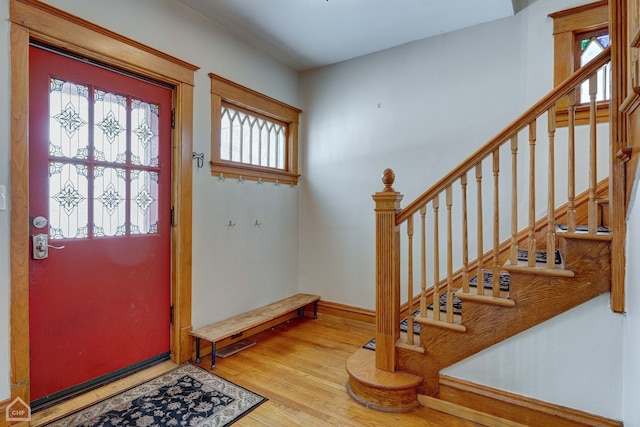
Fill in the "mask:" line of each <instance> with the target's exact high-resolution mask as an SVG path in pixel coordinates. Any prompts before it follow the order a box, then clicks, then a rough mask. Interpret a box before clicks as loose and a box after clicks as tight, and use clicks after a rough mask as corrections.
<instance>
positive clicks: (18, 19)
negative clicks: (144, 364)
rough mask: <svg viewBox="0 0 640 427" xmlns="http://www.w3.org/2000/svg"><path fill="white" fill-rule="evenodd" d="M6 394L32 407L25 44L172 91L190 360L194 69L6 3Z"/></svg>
mask: <svg viewBox="0 0 640 427" xmlns="http://www.w3.org/2000/svg"><path fill="white" fill-rule="evenodd" d="M10 20H11V22H12V25H11V220H10V221H11V222H10V225H11V231H10V239H11V241H10V247H11V251H10V267H11V303H10V304H11V308H10V310H11V314H10V346H11V361H10V363H11V394H12V399H13V398H15V397H21V398H22V399H23V400H24V401H25V402H30V398H29V389H30V373H29V264H28V260H29V256H30V254H29V225H28V223H29V204H28V194H29V193H28V189H29V183H28V176H29V162H28V126H29V123H28V98H29V74H28V70H29V41H30V40H31V39H32V38H33V39H36V40H40V41H44V42H46V43H48V44H49V45H51V46H53V47H56V48H60V49H64V50H67V51H70V52H73V53H76V54H79V55H82V56H85V57H88V58H91V59H94V60H97V61H100V62H103V63H105V64H108V65H111V66H114V67H117V68H121V69H123V70H126V71H130V72H133V73H136V74H139V75H142V76H144V77H148V78H152V79H156V80H159V81H161V82H164V83H167V84H170V85H172V86H173V87H174V106H175V118H176V123H175V129H174V131H173V135H172V137H173V151H172V156H173V171H172V172H173V178H172V204H173V206H174V208H175V212H176V226H175V227H174V228H173V230H172V249H171V250H172V254H171V258H172V264H173V265H172V267H173V268H172V277H171V279H172V283H171V298H172V304H173V305H174V314H175V322H174V323H175V324H174V325H173V327H172V329H171V357H172V359H173V361H174V362H176V363H182V362H185V361H187V360H189V359H190V358H191V340H190V339H189V335H188V334H189V331H190V330H191V280H192V278H191V262H192V248H191V246H192V236H191V233H192V223H191V213H192V167H193V166H192V155H191V153H192V148H193V141H192V139H193V138H192V136H193V82H194V71H195V70H197V69H198V68H197V67H195V66H193V65H190V64H188V63H186V62H183V61H180V60H178V59H176V58H173V57H171V56H169V55H167V54H164V53H162V52H159V51H156V50H154V49H152V48H149V47H146V46H143V45H141V44H139V43H137V42H134V41H132V40H130V39H127V38H125V37H122V36H120V35H118V34H116V33H113V32H111V31H108V30H106V29H103V28H101V27H98V26H96V25H94V24H91V23H88V22H87V21H84V20H82V19H79V18H76V17H73V16H72V15H69V14H68V13H66V12H63V11H60V10H57V9H55V8H52V7H50V6H46V5H44V4H42V3H41V2H39V1H33V0H11V3H10Z"/></svg>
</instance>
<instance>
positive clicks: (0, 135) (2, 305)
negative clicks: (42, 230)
mask: <svg viewBox="0 0 640 427" xmlns="http://www.w3.org/2000/svg"><path fill="white" fill-rule="evenodd" d="M8 20H9V0H0V52H2V53H0V55H2V58H1V59H0V185H5V186H6V187H7V193H8V192H9V166H10V162H9V135H10V127H9V118H10V114H9V111H10V104H11V102H10V98H9V93H10V79H9V72H10V62H9V21H8ZM9 301H10V298H9V210H8V209H7V210H6V211H0V402H1V401H3V400H6V399H8V398H9V397H10V396H11V392H10V389H9V384H10V379H9V375H10V366H9Z"/></svg>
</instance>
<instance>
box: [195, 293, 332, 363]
mask: <svg viewBox="0 0 640 427" xmlns="http://www.w3.org/2000/svg"><path fill="white" fill-rule="evenodd" d="M319 299H320V296H318V295H309V294H296V295H293V296H291V297H289V298H285V299H283V300H280V301H277V302H274V303H273V304H269V305H266V306H264V307H260V308H256V309H255V310H251V311H248V312H246V313H243V314H239V315H237V316H233V317H230V318H228V319H226V320H222V321H220V322H216V323H213V324H211V325H208V326H203V327H202V328H198V329H195V330H193V331H191V332H189V335H192V336H194V337H195V338H196V363H200V340H201V339H203V340H206V341H209V342H211V369H215V368H216V343H218V342H219V341H222V340H224V339H227V338H236V337H240V336H241V335H243V333H245V332H247V331H249V330H251V329H255V328H256V327H258V326H260V325H263V324H267V323H269V322H271V321H273V320H275V319H277V318H278V317H281V316H283V315H285V314H287V313H290V312H293V311H296V310H297V311H298V316H299V317H303V316H304V307H305V306H306V305H308V304H311V303H313V318H314V319H317V318H318V300H319ZM247 336H248V335H247Z"/></svg>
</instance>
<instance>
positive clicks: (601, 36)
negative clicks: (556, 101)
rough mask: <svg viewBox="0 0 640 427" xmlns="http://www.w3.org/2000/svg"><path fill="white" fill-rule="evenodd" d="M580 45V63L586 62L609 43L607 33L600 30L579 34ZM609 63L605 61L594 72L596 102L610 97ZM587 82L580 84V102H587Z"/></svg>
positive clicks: (607, 99)
mask: <svg viewBox="0 0 640 427" xmlns="http://www.w3.org/2000/svg"><path fill="white" fill-rule="evenodd" d="M578 42H579V47H580V56H579V60H580V64H579V66H580V67H582V66H583V65H585V64H587V63H588V62H589V61H591V60H592V59H593V58H595V57H596V56H598V54H600V53H601V52H602V51H603V50H605V49H606V48H607V47H609V45H610V44H611V42H610V40H609V34H608V33H606V32H605V33H603V32H602V31H600V32H598V33H595V34H587V35H581V36H580V37H578ZM610 76H611V63H610V62H609V63H607V65H605V66H604V67H602V68H601V69H600V70H599V71H598V73H597V74H596V82H597V90H598V92H597V94H596V102H600V101H609V99H610V98H611V87H610V86H611V77H610ZM589 101H590V99H589V82H585V83H583V84H582V85H581V86H580V104H587V103H589Z"/></svg>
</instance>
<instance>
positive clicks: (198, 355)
mask: <svg viewBox="0 0 640 427" xmlns="http://www.w3.org/2000/svg"><path fill="white" fill-rule="evenodd" d="M196 363H200V338H196Z"/></svg>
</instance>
